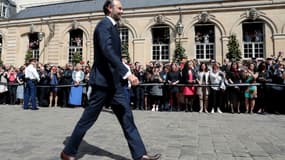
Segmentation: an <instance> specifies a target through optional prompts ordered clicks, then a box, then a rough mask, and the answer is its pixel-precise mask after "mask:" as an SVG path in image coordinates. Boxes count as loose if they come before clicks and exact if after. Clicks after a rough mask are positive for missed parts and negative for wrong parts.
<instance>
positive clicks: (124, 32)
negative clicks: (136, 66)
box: [119, 27, 129, 53]
mask: <svg viewBox="0 0 285 160" xmlns="http://www.w3.org/2000/svg"><path fill="white" fill-rule="evenodd" d="M119 33H120V38H121V45H122V50H124V51H123V52H126V53H128V50H129V29H128V28H127V27H120V28H119Z"/></svg>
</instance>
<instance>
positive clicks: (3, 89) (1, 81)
mask: <svg viewBox="0 0 285 160" xmlns="http://www.w3.org/2000/svg"><path fill="white" fill-rule="evenodd" d="M7 82H8V81H7V72H6V71H5V68H4V66H0V97H1V98H0V104H7V97H8V87H7Z"/></svg>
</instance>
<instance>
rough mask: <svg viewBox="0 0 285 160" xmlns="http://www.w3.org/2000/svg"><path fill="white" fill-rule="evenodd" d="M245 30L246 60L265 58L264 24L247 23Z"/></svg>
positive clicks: (243, 27)
mask: <svg viewBox="0 0 285 160" xmlns="http://www.w3.org/2000/svg"><path fill="white" fill-rule="evenodd" d="M242 29H243V51H244V58H245V59H247V58H263V57H264V23H263V22H252V21H246V22H244V23H243V25H242Z"/></svg>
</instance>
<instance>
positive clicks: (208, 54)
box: [195, 24, 215, 60]
mask: <svg viewBox="0 0 285 160" xmlns="http://www.w3.org/2000/svg"><path fill="white" fill-rule="evenodd" d="M195 52H196V59H199V60H209V59H213V58H214V56H215V26H214V25H213V24H197V25H196V26H195Z"/></svg>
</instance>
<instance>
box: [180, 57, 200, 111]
mask: <svg viewBox="0 0 285 160" xmlns="http://www.w3.org/2000/svg"><path fill="white" fill-rule="evenodd" d="M194 68H195V66H194V62H193V61H192V60H190V61H187V62H186V64H185V65H184V67H183V69H182V83H183V84H195V83H197V73H196V71H195V70H194ZM195 94H196V93H195V87H194V86H185V87H183V95H184V104H185V112H188V111H190V112H192V110H193V102H194V98H195Z"/></svg>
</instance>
